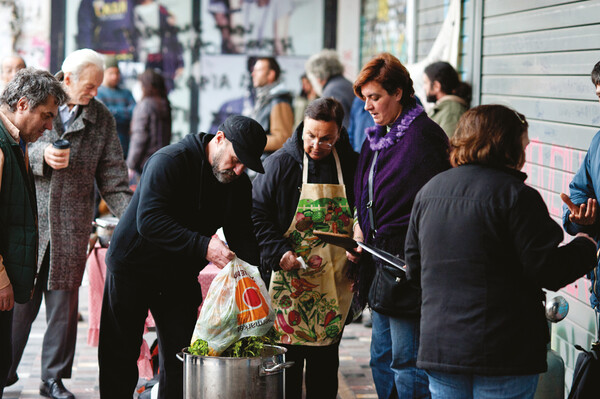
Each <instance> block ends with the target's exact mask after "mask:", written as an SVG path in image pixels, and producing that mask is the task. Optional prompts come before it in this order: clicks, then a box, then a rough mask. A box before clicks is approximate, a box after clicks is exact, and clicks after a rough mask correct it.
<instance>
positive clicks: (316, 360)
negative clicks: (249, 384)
mask: <svg viewBox="0 0 600 399" xmlns="http://www.w3.org/2000/svg"><path fill="white" fill-rule="evenodd" d="M282 346H284V347H285V348H287V350H288V351H287V352H286V354H285V361H286V362H288V361H293V362H294V363H295V364H294V365H293V366H292V367H290V368H289V369H286V370H285V397H286V399H302V376H303V371H304V368H305V367H306V372H305V373H304V374H305V378H304V380H305V381H304V383H305V385H306V399H335V398H336V397H337V390H338V376H337V373H338V368H339V366H340V357H339V349H340V343H339V342H338V343H337V344H333V345H328V346H308V345H282Z"/></svg>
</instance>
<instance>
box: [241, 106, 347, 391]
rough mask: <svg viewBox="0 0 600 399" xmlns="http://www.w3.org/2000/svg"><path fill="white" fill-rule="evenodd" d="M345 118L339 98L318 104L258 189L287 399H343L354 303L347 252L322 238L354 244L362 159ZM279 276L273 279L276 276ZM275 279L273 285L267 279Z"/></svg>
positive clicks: (258, 229)
mask: <svg viewBox="0 0 600 399" xmlns="http://www.w3.org/2000/svg"><path fill="white" fill-rule="evenodd" d="M343 116H344V111H343V109H342V106H341V104H340V103H339V102H337V101H336V100H334V99H332V98H323V99H318V100H315V101H313V102H312V103H310V104H309V105H308V107H307V109H306V111H305V114H304V121H303V122H302V123H301V124H300V125H299V126H298V128H297V129H296V131H295V133H294V134H293V135H292V137H290V139H288V141H287V142H286V143H285V144H284V146H283V148H281V149H280V150H278V151H277V152H275V153H274V154H273V155H271V156H270V157H269V158H267V160H266V161H265V165H264V167H265V174H264V175H259V176H257V178H256V179H255V180H254V182H253V206H254V209H253V212H252V219H253V222H254V226H255V227H254V229H255V233H256V236H257V239H258V242H259V246H260V249H261V268H262V272H263V276H264V277H265V278H266V279H270V294H271V298H272V303H273V308H274V310H275V314H276V319H275V327H276V328H277V329H278V331H279V332H280V333H281V334H282V335H281V344H282V345H284V346H285V347H286V348H287V349H288V352H287V354H286V360H292V361H294V362H295V365H294V366H293V367H292V368H290V369H288V370H287V371H286V398H288V399H290V398H301V397H302V378H303V370H304V369H305V371H306V373H305V375H306V379H305V385H306V397H307V398H332V399H334V398H335V397H336V395H337V386H338V383H337V372H338V366H339V357H338V348H339V342H340V338H341V335H342V330H343V327H344V322H345V320H346V316H347V315H348V310H349V308H350V302H351V300H352V291H351V283H352V282H351V280H350V279H349V278H348V277H347V271H348V270H347V269H348V262H347V259H346V256H345V251H344V250H343V249H342V248H339V247H336V246H333V245H328V244H325V243H324V242H322V241H320V240H319V239H318V238H317V237H316V236H315V235H314V234H313V232H314V231H326V232H330V233H337V234H341V235H345V236H348V237H349V236H350V234H351V232H352V222H353V220H352V211H351V210H352V207H353V206H354V198H353V178H354V170H355V168H356V162H357V157H358V156H357V154H356V153H355V152H354V151H353V150H352V147H351V145H350V142H349V141H348V134H347V132H346V130H345V129H344V128H342V121H343ZM271 271H272V273H269V272H271ZM268 274H271V276H270V277H267V276H268Z"/></svg>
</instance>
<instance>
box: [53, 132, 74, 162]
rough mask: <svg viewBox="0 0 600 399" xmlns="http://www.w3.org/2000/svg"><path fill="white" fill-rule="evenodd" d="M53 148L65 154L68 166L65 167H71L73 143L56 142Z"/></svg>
mask: <svg viewBox="0 0 600 399" xmlns="http://www.w3.org/2000/svg"><path fill="white" fill-rule="evenodd" d="M52 147H54V148H56V149H57V150H59V151H60V152H61V153H63V154H65V155H64V156H65V157H66V164H65V165H64V166H63V167H65V168H66V167H67V166H69V157H70V155H71V143H70V142H69V140H65V139H59V140H56V141H55V142H54V143H52Z"/></svg>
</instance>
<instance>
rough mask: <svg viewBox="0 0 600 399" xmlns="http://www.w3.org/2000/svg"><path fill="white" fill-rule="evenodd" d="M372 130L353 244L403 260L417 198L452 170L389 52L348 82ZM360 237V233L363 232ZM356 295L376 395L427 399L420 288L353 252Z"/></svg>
mask: <svg viewBox="0 0 600 399" xmlns="http://www.w3.org/2000/svg"><path fill="white" fill-rule="evenodd" d="M354 92H355V93H356V95H357V96H358V97H360V98H361V99H363V100H365V110H367V111H368V112H369V113H370V114H371V116H372V118H373V121H374V122H375V124H376V125H375V126H372V127H369V128H367V129H366V135H367V139H366V140H365V142H364V143H363V146H362V149H361V152H360V156H359V160H358V167H357V171H356V177H355V180H354V192H355V198H356V211H357V218H358V224H355V226H354V239H355V240H357V241H365V242H366V243H368V244H371V245H373V246H375V247H377V248H380V249H383V250H385V251H387V252H390V253H392V254H394V255H397V256H399V257H401V258H403V257H404V239H405V237H406V231H407V229H408V221H409V218H410V211H411V208H412V204H413V201H414V198H415V195H416V194H417V192H418V191H419V189H420V188H421V187H423V186H424V185H425V183H427V182H428V181H429V179H431V178H432V177H433V176H435V175H436V174H438V173H439V172H441V171H444V170H446V169H448V168H449V167H450V164H449V163H448V152H447V151H448V138H447V136H446V134H445V133H444V131H443V130H442V129H441V128H440V127H439V126H438V125H437V124H436V123H435V122H433V121H432V120H431V119H429V117H428V116H427V114H426V113H425V111H424V110H423V107H421V106H420V105H417V104H416V100H415V97H414V89H413V83H412V80H411V78H410V75H409V73H408V71H407V70H406V68H405V67H404V66H403V65H402V64H401V63H400V61H399V60H398V59H397V58H395V57H394V56H392V55H391V54H388V53H383V54H380V55H378V56H376V57H375V58H373V59H372V60H371V61H369V62H368V63H367V64H366V65H365V66H364V67H363V69H362V70H361V72H360V74H359V75H358V78H357V79H356V81H355V82H354ZM363 233H364V234H363ZM355 252H356V253H355V254H352V253H347V256H348V258H349V259H350V260H351V261H352V262H355V263H359V266H360V272H359V296H360V298H361V300H362V301H363V302H364V301H368V303H369V306H370V307H371V310H372V312H371V318H372V322H373V331H372V339H371V362H370V365H371V370H372V373H373V380H374V382H375V388H376V389H377V395H378V397H379V398H393V397H400V398H403V399H405V398H408V399H411V398H428V397H429V390H428V382H427V376H426V375H425V372H424V371H422V370H417V368H416V365H415V364H416V358H417V349H418V345H419V342H418V338H419V297H420V293H419V290H418V288H416V287H413V286H411V285H410V284H408V283H407V281H406V278H405V275H404V273H403V272H401V271H398V270H395V269H393V268H391V266H388V265H387V264H386V263H385V262H382V261H379V260H377V259H372V258H371V256H368V255H366V254H363V253H362V248H360V247H358V248H356V249H355Z"/></svg>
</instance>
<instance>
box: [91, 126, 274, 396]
mask: <svg viewBox="0 0 600 399" xmlns="http://www.w3.org/2000/svg"><path fill="white" fill-rule="evenodd" d="M266 141H267V139H266V135H265V132H264V130H263V128H262V127H261V126H260V125H259V124H258V123H257V122H256V121H254V120H252V119H250V118H246V117H243V116H230V117H229V118H227V119H226V120H225V122H224V123H223V124H222V125H221V127H220V129H219V131H218V132H217V134H216V135H211V134H206V133H199V134H195V135H188V136H187V137H185V138H184V139H183V140H182V141H181V142H179V143H176V144H172V145H170V146H167V147H164V148H162V149H161V150H159V151H158V152H156V153H155V154H154V155H152V157H150V159H148V161H147V163H146V165H145V167H144V171H143V172H142V176H141V180H140V183H139V185H138V187H137V190H136V191H135V194H134V196H133V199H132V200H131V204H130V205H129V207H128V208H127V210H126V211H125V214H124V215H123V217H122V218H121V220H120V222H119V224H118V226H117V228H116V229H115V232H114V234H113V238H112V241H111V245H110V248H109V250H108V253H107V255H106V264H107V273H106V283H105V288H104V300H103V304H102V315H101V320H100V345H99V350H98V357H99V364H100V396H101V397H102V398H124V397H130V396H131V395H133V392H134V390H135V386H136V383H137V381H138V374H137V365H136V361H137V358H138V356H139V349H140V345H141V343H142V334H143V329H144V320H145V319H146V316H147V315H148V310H151V311H152V315H153V316H154V320H155V322H156V330H157V334H158V343H159V349H160V355H159V359H160V381H159V382H160V385H159V393H158V397H159V398H161V399H165V398H181V397H182V396H183V384H182V381H183V365H182V364H181V362H180V361H179V360H177V359H176V357H175V354H176V353H178V352H180V351H181V349H182V348H184V347H186V346H189V344H190V340H191V337H192V332H193V329H194V324H195V322H196V318H197V315H198V313H197V312H198V306H199V305H200V302H201V298H202V296H201V292H200V285H199V284H198V279H197V277H198V273H199V272H200V270H201V269H202V268H204V266H206V264H207V263H208V262H212V263H213V264H215V265H216V266H217V267H219V268H223V267H225V265H226V264H227V263H228V262H229V260H231V259H233V257H234V255H236V254H237V256H238V257H239V258H240V259H243V260H244V261H246V262H248V263H250V264H254V265H258V263H259V252H258V245H257V243H256V239H255V237H254V233H253V230H252V221H251V218H250V211H251V209H252V197H251V183H250V180H249V178H248V176H247V175H246V174H244V173H243V171H244V169H245V168H246V167H248V168H251V169H252V170H254V171H256V172H259V173H264V169H263V167H262V164H261V162H260V156H261V154H262V152H263V149H264V146H265V143H266ZM219 227H223V231H224V233H225V236H226V237H227V241H228V242H227V244H228V245H226V244H225V243H223V242H222V241H221V240H220V239H219V238H218V237H216V236H213V235H214V234H215V232H216V231H217V229H218V228H219ZM229 248H231V249H229ZM233 251H235V253H234V252H233Z"/></svg>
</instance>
